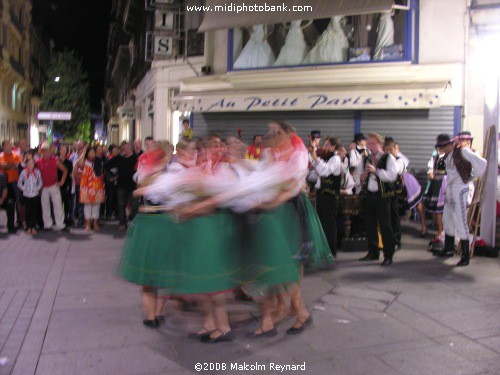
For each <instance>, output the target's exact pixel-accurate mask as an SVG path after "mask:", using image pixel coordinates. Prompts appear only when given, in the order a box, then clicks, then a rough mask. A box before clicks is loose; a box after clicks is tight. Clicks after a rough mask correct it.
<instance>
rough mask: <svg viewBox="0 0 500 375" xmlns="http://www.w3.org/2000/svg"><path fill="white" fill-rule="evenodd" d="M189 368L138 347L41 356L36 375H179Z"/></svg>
mask: <svg viewBox="0 0 500 375" xmlns="http://www.w3.org/2000/svg"><path fill="white" fill-rule="evenodd" d="M193 368H194V367H193ZM193 368H190V369H186V368H183V367H182V366H179V365H178V364H177V363H175V362H173V361H171V360H169V359H167V358H165V357H164V356H162V355H161V354H160V353H158V352H156V351H154V350H151V349H150V348H148V347H146V346H144V345H142V346H137V347H127V348H114V349H99V350H90V351H79V352H73V353H61V354H50V355H42V356H41V357H40V362H39V364H38V367H37V371H36V374H37V375H45V374H46V375H58V374H61V375H67V374H68V373H73V374H87V375H92V374H96V375H101V374H123V375H126V374H131V375H133V374H134V375H135V374H143V373H147V372H154V371H158V372H160V373H164V374H167V373H171V374H179V375H182V374H192V373H193Z"/></svg>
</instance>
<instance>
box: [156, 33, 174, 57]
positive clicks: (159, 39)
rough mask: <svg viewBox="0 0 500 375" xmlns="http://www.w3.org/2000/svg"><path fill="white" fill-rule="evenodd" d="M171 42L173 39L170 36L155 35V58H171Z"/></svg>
mask: <svg viewBox="0 0 500 375" xmlns="http://www.w3.org/2000/svg"><path fill="white" fill-rule="evenodd" d="M173 41H174V38H172V37H171V36H162V35H155V37H154V43H155V44H154V45H155V50H154V56H155V57H165V56H172V53H173V48H172V45H173Z"/></svg>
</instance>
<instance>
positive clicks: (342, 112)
mask: <svg viewBox="0 0 500 375" xmlns="http://www.w3.org/2000/svg"><path fill="white" fill-rule="evenodd" d="M266 3H267V4H268V5H273V4H274V3H276V4H277V5H279V4H282V2H280V3H279V2H274V1H269V2H266ZM278 3H279V4H278ZM295 3H296V2H290V6H292V5H293V4H295ZM307 3H308V4H310V6H311V9H306V10H305V11H302V12H290V11H289V12H280V13H278V12H277V13H273V12H240V13H236V12H232V13H231V12H207V13H206V16H205V18H204V21H203V23H202V25H201V28H200V31H204V32H205V38H206V51H207V53H206V54H205V64H206V65H207V66H210V67H211V70H212V71H213V73H214V74H212V75H205V76H203V77H195V78H190V79H185V80H183V82H182V85H181V93H180V95H178V96H177V97H176V98H174V99H173V100H172V102H171V107H172V110H174V111H175V110H178V111H184V110H188V111H191V112H192V113H193V115H192V118H193V124H192V125H193V127H194V130H195V134H199V135H203V134H206V133H209V132H212V131H215V132H219V133H221V134H222V135H229V134H232V135H236V134H237V130H240V131H241V134H242V135H243V139H244V140H245V141H246V142H250V141H251V139H252V137H253V135H254V134H258V133H261V134H262V133H263V132H265V131H266V127H267V123H268V122H269V121H270V120H272V119H274V118H280V119H287V120H290V121H291V122H292V123H293V124H294V125H295V127H296V128H297V131H298V134H299V135H300V136H301V137H302V138H303V139H304V140H305V141H307V136H308V134H309V132H310V131H311V130H321V131H322V134H323V135H332V134H333V135H336V136H339V137H340V138H341V139H342V141H343V142H344V143H346V144H349V143H350V141H351V140H352V139H353V135H354V133H357V132H364V133H370V132H378V133H381V134H382V135H384V136H391V137H393V138H395V139H396V140H397V141H398V142H399V143H400V145H401V149H402V150H403V153H405V155H407V156H408V157H409V158H410V160H411V161H412V163H411V164H410V167H411V168H412V169H414V171H415V172H416V173H417V174H419V173H420V174H422V175H423V176H424V175H425V170H426V165H427V162H428V160H429V158H430V157H431V154H432V151H433V145H434V141H435V138H436V136H437V135H438V134H439V133H445V132H446V133H450V134H451V133H457V132H458V131H459V130H460V129H463V128H465V127H467V128H469V127H472V125H471V126H469V124H468V123H467V122H466V120H465V119H466V117H465V112H464V108H465V106H464V103H465V95H464V86H465V79H466V74H465V45H466V43H465V41H466V40H467V37H466V27H465V22H466V20H465V17H464V14H467V9H468V8H467V7H468V6H467V1H465V0H464V1H454V0H420V1H416V0H412V1H392V0H388V1H374V2H366V1H351V2H340V1H329V2H325V1H321V0H316V1H308V2H307ZM207 4H208V5H210V6H212V8H213V7H215V6H217V5H218V6H224V2H223V1H219V0H213V1H208V3H207ZM297 4H298V3H297ZM316 11H317V13H316ZM436 14H441V15H443V17H444V18H445V19H443V22H436V20H435V17H436ZM457 30H458V31H457ZM256 36H258V38H256ZM481 133H482V125H481Z"/></svg>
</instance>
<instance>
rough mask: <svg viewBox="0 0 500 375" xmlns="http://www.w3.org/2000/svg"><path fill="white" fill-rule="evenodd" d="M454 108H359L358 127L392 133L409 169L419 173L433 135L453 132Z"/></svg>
mask: <svg viewBox="0 0 500 375" xmlns="http://www.w3.org/2000/svg"><path fill="white" fill-rule="evenodd" d="M453 120H454V108H453V107H442V108H436V109H430V110H428V109H423V110H401V111H399V110H395V111H389V110H386V111H363V112H362V115H361V131H362V132H363V133H364V134H365V135H366V134H368V133H370V132H377V133H379V134H380V135H382V136H384V137H388V136H390V137H393V138H394V140H395V141H396V142H398V143H399V145H400V147H401V152H402V153H403V154H405V155H406V156H407V157H408V158H409V159H410V167H409V169H410V170H413V171H415V173H417V174H419V175H421V174H422V173H424V172H426V171H427V162H428V161H429V159H430V157H431V154H432V150H433V149H434V145H435V143H436V137H437V136H438V134H441V133H448V134H450V135H453Z"/></svg>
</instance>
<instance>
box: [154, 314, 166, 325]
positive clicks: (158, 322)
mask: <svg viewBox="0 0 500 375" xmlns="http://www.w3.org/2000/svg"><path fill="white" fill-rule="evenodd" d="M155 322H156V325H157V326H158V327H159V326H161V325H162V324H163V323H165V317H164V316H163V315H158V316H157V317H155Z"/></svg>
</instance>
